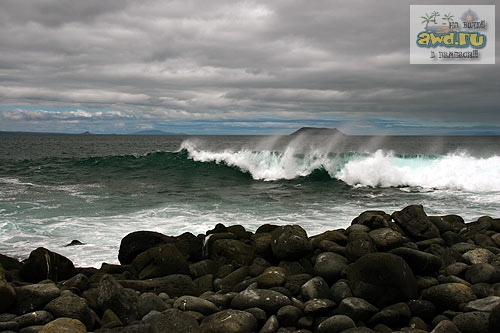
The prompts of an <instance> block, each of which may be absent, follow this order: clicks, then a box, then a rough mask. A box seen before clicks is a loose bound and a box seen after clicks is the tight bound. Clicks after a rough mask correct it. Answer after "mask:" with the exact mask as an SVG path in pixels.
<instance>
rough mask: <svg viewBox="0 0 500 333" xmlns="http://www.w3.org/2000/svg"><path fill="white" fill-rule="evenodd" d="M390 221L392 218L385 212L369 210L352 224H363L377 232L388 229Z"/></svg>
mask: <svg viewBox="0 0 500 333" xmlns="http://www.w3.org/2000/svg"><path fill="white" fill-rule="evenodd" d="M390 220H391V216H390V215H389V214H386V213H385V212H384V211H381V210H368V211H365V212H363V213H361V214H359V215H358V216H357V217H355V218H354V220H352V222H351V224H361V225H365V226H367V227H369V228H370V229H372V230H375V229H379V228H386V227H388V226H389V221H390Z"/></svg>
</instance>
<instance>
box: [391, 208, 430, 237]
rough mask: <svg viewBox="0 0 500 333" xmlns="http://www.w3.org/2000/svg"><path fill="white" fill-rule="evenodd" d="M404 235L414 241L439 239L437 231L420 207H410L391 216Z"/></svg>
mask: <svg viewBox="0 0 500 333" xmlns="http://www.w3.org/2000/svg"><path fill="white" fill-rule="evenodd" d="M392 218H393V219H394V221H395V222H396V223H397V224H398V226H400V227H401V228H402V229H403V230H404V231H405V233H406V234H407V235H408V236H410V237H413V238H414V239H416V240H424V239H430V238H439V229H438V228H437V227H436V226H435V225H434V224H433V223H432V222H431V221H430V220H429V217H428V216H427V214H425V212H424V208H423V207H422V205H411V206H408V207H406V208H403V209H402V210H401V211H397V212H394V213H393V214H392Z"/></svg>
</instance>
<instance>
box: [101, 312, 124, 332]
mask: <svg viewBox="0 0 500 333" xmlns="http://www.w3.org/2000/svg"><path fill="white" fill-rule="evenodd" d="M120 326H123V323H122V321H121V320H120V318H118V316H117V315H116V313H114V312H113V311H112V310H110V309H106V310H105V311H104V314H103V315H102V318H101V328H115V327H120Z"/></svg>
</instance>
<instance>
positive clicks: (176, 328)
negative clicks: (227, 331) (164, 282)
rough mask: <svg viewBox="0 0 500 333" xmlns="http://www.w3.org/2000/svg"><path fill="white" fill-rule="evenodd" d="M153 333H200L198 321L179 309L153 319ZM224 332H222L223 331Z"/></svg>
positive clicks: (164, 312)
mask: <svg viewBox="0 0 500 333" xmlns="http://www.w3.org/2000/svg"><path fill="white" fill-rule="evenodd" d="M150 330H151V331H150V332H151V333H164V332H169V333H200V332H201V331H200V326H199V324H198V322H197V321H196V319H195V318H194V317H193V316H191V315H189V314H187V313H185V312H183V311H180V310H178V309H168V310H166V311H163V312H162V313H161V314H159V315H157V316H155V317H153V318H152V319H151V324H150ZM221 332H222V331H221Z"/></svg>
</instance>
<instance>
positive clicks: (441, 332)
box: [432, 318, 462, 333]
mask: <svg viewBox="0 0 500 333" xmlns="http://www.w3.org/2000/svg"><path fill="white" fill-rule="evenodd" d="M432 333H462V331H460V330H459V329H458V327H457V325H455V323H454V322H452V321H451V320H449V319H448V318H446V319H445V320H442V321H440V322H439V323H438V324H437V325H436V326H435V327H434V329H433V330H432Z"/></svg>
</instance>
